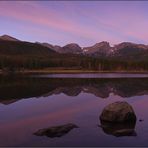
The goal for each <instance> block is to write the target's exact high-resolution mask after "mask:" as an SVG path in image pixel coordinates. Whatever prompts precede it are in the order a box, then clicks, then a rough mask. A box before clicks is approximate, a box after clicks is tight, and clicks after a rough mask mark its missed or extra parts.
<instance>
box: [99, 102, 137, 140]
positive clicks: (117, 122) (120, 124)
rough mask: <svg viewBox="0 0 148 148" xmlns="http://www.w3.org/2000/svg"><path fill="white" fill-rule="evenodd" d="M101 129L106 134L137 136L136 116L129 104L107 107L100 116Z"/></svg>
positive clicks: (112, 104) (123, 103) (119, 103)
mask: <svg viewBox="0 0 148 148" xmlns="http://www.w3.org/2000/svg"><path fill="white" fill-rule="evenodd" d="M100 123H101V125H100V127H101V128H102V129H103V131H104V132H105V133H106V134H110V135H114V136H117V137H120V136H136V132H135V125H136V115H135V112H134V110H133V108H132V106H131V105H129V104H128V103H127V102H115V103H111V104H109V105H108V106H106V107H105V108H104V109H103V111H102V113H101V115H100Z"/></svg>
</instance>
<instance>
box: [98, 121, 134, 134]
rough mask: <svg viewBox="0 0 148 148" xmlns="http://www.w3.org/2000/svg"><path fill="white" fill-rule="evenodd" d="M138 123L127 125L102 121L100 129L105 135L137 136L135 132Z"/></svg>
mask: <svg viewBox="0 0 148 148" xmlns="http://www.w3.org/2000/svg"><path fill="white" fill-rule="evenodd" d="M135 125H136V122H129V123H128V122H126V123H110V122H104V121H101V125H100V127H101V128H102V130H103V131H104V133H106V134H109V135H113V136H116V137H121V136H137V134H136V132H135Z"/></svg>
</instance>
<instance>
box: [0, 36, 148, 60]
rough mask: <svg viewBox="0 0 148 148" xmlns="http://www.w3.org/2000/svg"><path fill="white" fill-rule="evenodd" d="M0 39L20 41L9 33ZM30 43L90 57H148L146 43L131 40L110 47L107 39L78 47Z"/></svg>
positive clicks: (56, 50)
mask: <svg viewBox="0 0 148 148" xmlns="http://www.w3.org/2000/svg"><path fill="white" fill-rule="evenodd" d="M0 41H18V42H20V40H18V39H16V38H14V37H11V36H9V35H3V36H0ZM30 44H39V45H40V46H43V47H46V48H49V49H50V50H52V51H55V52H57V53H60V54H67V53H68V54H77V55H79V54H80V55H85V56H91V57H101V58H118V59H123V60H125V59H127V58H129V59H131V60H137V58H139V59H146V58H148V45H144V44H136V43H131V42H122V43H119V44H117V45H115V46H113V47H111V46H110V44H109V42H107V41H102V42H100V43H96V44H94V45H93V46H89V47H80V46H79V45H78V44H77V43H69V44H67V45H65V46H63V47H61V46H58V45H52V44H49V43H40V42H36V43H30Z"/></svg>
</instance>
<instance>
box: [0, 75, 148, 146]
mask: <svg viewBox="0 0 148 148" xmlns="http://www.w3.org/2000/svg"><path fill="white" fill-rule="evenodd" d="M112 75H113V74H112ZM81 76H82V75H81ZM147 99H148V78H146V77H145V78H144V77H143V78H141V77H140V76H139V77H136V78H131V77H126V78H121V77H120V78H119V77H116V74H114V76H113V78H110V77H109V78H92V77H91V78H85V75H83V79H82V78H57V77H55V78H51V77H47V76H44V77H43V76H41V77H39V76H37V77H16V76H9V77H8V76H7V77H2V76H1V77H0V125H1V126H0V137H1V138H0V146H148V142H147V141H148V128H147V125H148V114H147V112H148V100H147ZM119 100H120V101H126V102H128V103H129V104H130V105H132V107H133V109H134V111H135V113H136V115H137V122H136V126H135V131H136V133H137V136H123V137H116V136H114V135H112V134H108V133H107V132H105V131H103V130H102V128H100V127H98V125H100V120H99V116H100V114H101V112H102V110H103V108H104V107H105V106H106V105H108V104H110V103H112V102H115V101H119ZM140 119H142V120H143V121H142V122H140V121H139V120H140ZM67 123H73V124H76V125H78V126H79V128H75V129H72V130H71V131H70V132H68V133H67V134H65V135H64V136H62V137H56V138H49V137H46V136H36V135H34V134H33V133H34V132H36V131H37V130H39V129H42V128H47V127H50V126H58V125H63V124H67Z"/></svg>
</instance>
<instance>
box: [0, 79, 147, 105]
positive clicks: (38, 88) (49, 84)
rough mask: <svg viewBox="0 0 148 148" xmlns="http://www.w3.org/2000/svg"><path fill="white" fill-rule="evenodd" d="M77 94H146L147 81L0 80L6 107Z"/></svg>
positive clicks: (0, 95)
mask: <svg viewBox="0 0 148 148" xmlns="http://www.w3.org/2000/svg"><path fill="white" fill-rule="evenodd" d="M81 92H85V93H90V94H94V95H95V96H97V97H101V98H107V97H108V96H109V94H110V93H113V94H115V95H119V96H121V97H132V96H138V95H145V94H148V78H103V79H99V78H94V79H85V78H84V79H80V78H73V79H72V78H68V79H64V78H33V77H16V76H15V77H12V76H11V77H4V76H3V77H2V76H1V77H0V102H1V103H3V104H10V103H13V102H15V101H17V100H19V99H22V98H31V97H40V96H43V97H47V96H51V95H53V94H61V93H64V94H65V95H67V96H77V95H79V94H80V93H81Z"/></svg>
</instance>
